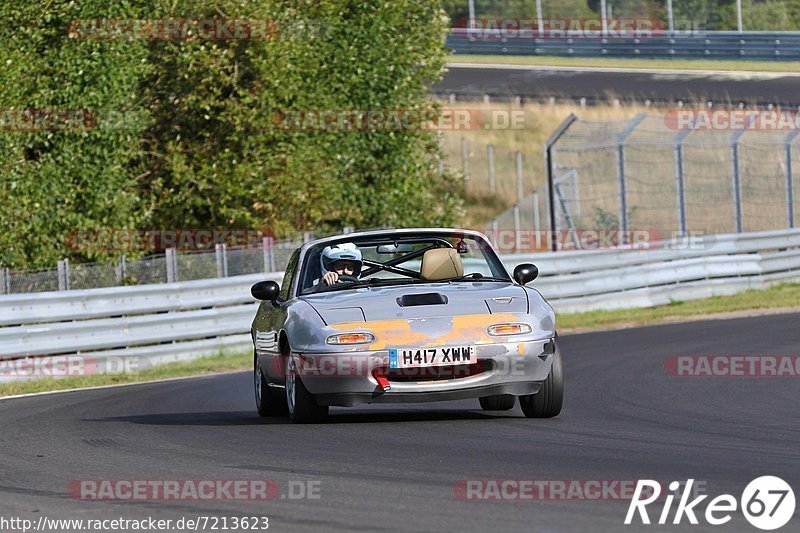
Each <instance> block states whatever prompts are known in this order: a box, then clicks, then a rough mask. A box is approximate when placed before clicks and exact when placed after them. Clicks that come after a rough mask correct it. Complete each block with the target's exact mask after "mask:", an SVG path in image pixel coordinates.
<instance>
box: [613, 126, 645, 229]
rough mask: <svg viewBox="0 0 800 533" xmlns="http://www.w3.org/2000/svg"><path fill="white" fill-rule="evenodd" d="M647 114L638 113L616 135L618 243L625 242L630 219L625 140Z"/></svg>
mask: <svg viewBox="0 0 800 533" xmlns="http://www.w3.org/2000/svg"><path fill="white" fill-rule="evenodd" d="M646 117H647V115H645V114H644V113H639V114H638V115H636V116H635V117H634V118H633V119H632V120H631V122H630V123H629V124H628V125H627V126H625V129H624V130H622V132H621V133H620V134H619V136H618V137H617V139H616V141H617V182H618V188H619V227H620V229H621V230H622V239H621V241H620V244H626V242H627V240H628V239H627V235H626V233H627V231H628V226H629V225H630V221H629V220H628V184H627V180H626V179H625V141H626V140H627V139H628V137H629V136H630V134H631V133H633V130H635V129H636V126H638V125H639V123H640V122H642V121H643V120H644V119H645V118H646Z"/></svg>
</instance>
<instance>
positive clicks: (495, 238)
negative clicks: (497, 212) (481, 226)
mask: <svg viewBox="0 0 800 533" xmlns="http://www.w3.org/2000/svg"><path fill="white" fill-rule="evenodd" d="M499 233H500V232H499V231H498V228H497V219H496V218H493V219H492V243H493V244H494V246H495V248H497V249H498V250H499V249H500V243H499V242H498V240H499V238H500V235H499Z"/></svg>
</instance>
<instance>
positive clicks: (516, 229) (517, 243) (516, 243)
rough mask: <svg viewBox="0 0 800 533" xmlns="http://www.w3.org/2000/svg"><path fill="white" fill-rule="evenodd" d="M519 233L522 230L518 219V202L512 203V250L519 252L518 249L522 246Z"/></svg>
mask: <svg viewBox="0 0 800 533" xmlns="http://www.w3.org/2000/svg"><path fill="white" fill-rule="evenodd" d="M520 233H522V231H521V228H520V221H519V204H514V252H516V253H519V249H520V248H522V243H521V242H520V238H521V235H520Z"/></svg>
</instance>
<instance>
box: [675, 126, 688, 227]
mask: <svg viewBox="0 0 800 533" xmlns="http://www.w3.org/2000/svg"><path fill="white" fill-rule="evenodd" d="M691 132H692V129H691V128H687V129H686V130H685V131H682V132H680V133H679V134H678V135H677V137H675V189H676V191H677V192H676V194H677V203H678V231H679V235H680V236H681V237H683V236H685V235H686V232H687V228H686V177H685V175H684V173H683V140H684V139H685V138H686V136H687V135H689V134H690V133H691Z"/></svg>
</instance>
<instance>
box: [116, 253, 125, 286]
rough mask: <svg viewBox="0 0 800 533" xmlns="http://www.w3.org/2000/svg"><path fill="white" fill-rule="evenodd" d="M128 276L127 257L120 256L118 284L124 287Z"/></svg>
mask: <svg viewBox="0 0 800 533" xmlns="http://www.w3.org/2000/svg"><path fill="white" fill-rule="evenodd" d="M127 274H128V260H127V259H126V258H125V255H124V254H123V255H121V256H119V268H118V269H117V283H119V284H120V285H122V284H123V283H124V282H125V276H126V275H127Z"/></svg>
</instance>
